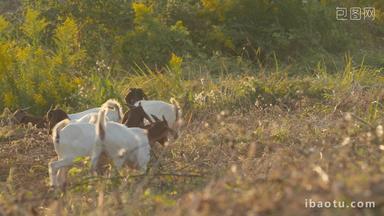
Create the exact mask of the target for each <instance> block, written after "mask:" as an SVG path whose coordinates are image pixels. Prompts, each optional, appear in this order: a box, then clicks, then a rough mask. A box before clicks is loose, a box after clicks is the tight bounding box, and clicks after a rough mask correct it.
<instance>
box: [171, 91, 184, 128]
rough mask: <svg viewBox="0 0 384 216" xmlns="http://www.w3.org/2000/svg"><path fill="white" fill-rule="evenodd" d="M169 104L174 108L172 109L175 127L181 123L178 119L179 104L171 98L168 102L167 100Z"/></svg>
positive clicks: (179, 114)
mask: <svg viewBox="0 0 384 216" xmlns="http://www.w3.org/2000/svg"><path fill="white" fill-rule="evenodd" d="M169 102H171V103H172V104H173V107H174V109H175V115H176V119H175V124H176V125H179V124H180V121H181V119H180V117H181V114H182V113H181V108H180V104H179V102H177V100H176V99H175V98H173V97H172V98H171V99H170V100H169Z"/></svg>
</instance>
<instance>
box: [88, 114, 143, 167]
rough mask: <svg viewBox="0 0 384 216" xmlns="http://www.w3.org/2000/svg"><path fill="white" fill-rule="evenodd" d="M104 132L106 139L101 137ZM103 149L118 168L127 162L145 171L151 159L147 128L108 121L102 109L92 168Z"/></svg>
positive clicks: (97, 127)
mask: <svg viewBox="0 0 384 216" xmlns="http://www.w3.org/2000/svg"><path fill="white" fill-rule="evenodd" d="M102 133H104V134H105V136H104V139H101V134H102ZM102 151H105V152H106V153H107V154H108V156H109V157H110V158H111V159H112V160H113V163H114V165H115V167H116V169H118V170H119V169H120V168H121V167H122V166H123V165H124V164H126V163H127V164H128V165H130V166H131V167H133V168H137V169H139V170H142V171H143V170H145V169H146V168H147V164H148V162H149V159H150V145H149V140H148V136H147V130H145V129H141V128H128V127H126V126H125V125H123V124H120V123H116V122H111V121H106V120H105V118H104V113H103V111H101V112H100V113H99V117H98V121H97V124H96V142H95V147H94V149H93V153H92V157H91V166H92V169H95V167H96V166H97V162H98V159H99V157H100V154H101V153H102Z"/></svg>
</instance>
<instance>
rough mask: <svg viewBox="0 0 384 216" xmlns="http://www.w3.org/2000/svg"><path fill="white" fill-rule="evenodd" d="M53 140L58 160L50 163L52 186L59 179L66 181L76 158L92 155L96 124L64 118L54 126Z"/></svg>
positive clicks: (57, 182) (56, 183)
mask: <svg viewBox="0 0 384 216" xmlns="http://www.w3.org/2000/svg"><path fill="white" fill-rule="evenodd" d="M52 140H53V143H54V146H55V151H56V153H57V156H58V160H57V161H53V162H50V163H49V165H48V168H49V177H50V184H51V186H58V185H59V184H61V183H59V181H58V179H59V178H60V180H61V181H60V182H64V181H65V176H66V171H67V169H68V167H69V166H71V165H72V164H73V161H74V160H75V159H76V158H78V157H84V156H90V155H91V152H92V148H93V146H94V144H95V125H94V124H90V123H78V122H70V121H68V120H63V121H61V122H60V123H58V124H57V125H56V126H55V127H54V128H53V133H52Z"/></svg>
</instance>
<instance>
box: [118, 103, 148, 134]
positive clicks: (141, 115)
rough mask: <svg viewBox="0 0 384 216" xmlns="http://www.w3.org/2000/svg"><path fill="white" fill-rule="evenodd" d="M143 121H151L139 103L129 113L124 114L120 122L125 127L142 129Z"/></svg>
mask: <svg viewBox="0 0 384 216" xmlns="http://www.w3.org/2000/svg"><path fill="white" fill-rule="evenodd" d="M144 119H147V120H148V121H149V122H150V123H153V122H152V119H151V118H150V117H149V116H148V114H147V113H146V112H145V111H144V109H143V107H142V106H141V103H139V105H138V106H136V107H135V106H133V107H131V109H130V110H129V111H127V112H126V113H125V114H124V117H123V120H122V121H121V123H122V124H124V125H125V126H127V127H140V128H143V127H144Z"/></svg>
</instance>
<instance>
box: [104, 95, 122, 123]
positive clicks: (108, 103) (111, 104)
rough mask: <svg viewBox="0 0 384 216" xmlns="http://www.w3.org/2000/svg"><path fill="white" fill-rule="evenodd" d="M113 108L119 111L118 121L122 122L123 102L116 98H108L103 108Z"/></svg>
mask: <svg viewBox="0 0 384 216" xmlns="http://www.w3.org/2000/svg"><path fill="white" fill-rule="evenodd" d="M103 108H104V109H106V108H108V109H112V110H115V111H116V112H117V116H118V122H121V119H122V116H123V108H122V106H121V104H120V103H119V102H118V101H117V100H115V99H109V100H107V101H106V102H105V103H104V104H103V105H102V109H103Z"/></svg>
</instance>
